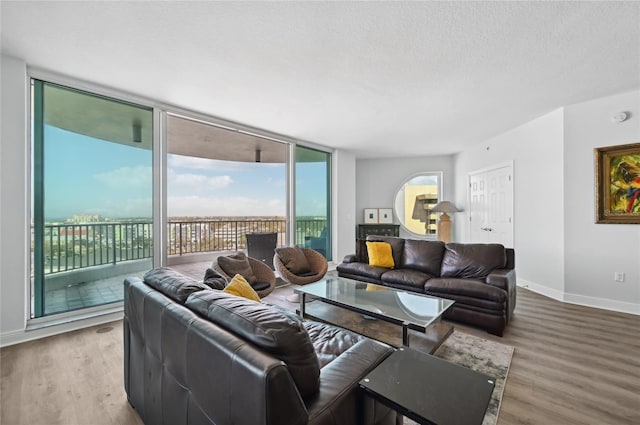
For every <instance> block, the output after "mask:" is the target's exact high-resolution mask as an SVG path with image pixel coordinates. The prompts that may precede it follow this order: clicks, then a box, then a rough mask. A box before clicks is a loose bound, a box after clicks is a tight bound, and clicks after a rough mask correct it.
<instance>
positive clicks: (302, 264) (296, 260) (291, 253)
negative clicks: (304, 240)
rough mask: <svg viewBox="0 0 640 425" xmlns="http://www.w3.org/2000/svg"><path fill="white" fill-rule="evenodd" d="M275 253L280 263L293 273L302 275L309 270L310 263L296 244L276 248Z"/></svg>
mask: <svg viewBox="0 0 640 425" xmlns="http://www.w3.org/2000/svg"><path fill="white" fill-rule="evenodd" d="M276 254H277V255H278V258H280V261H281V262H282V264H283V265H284V266H285V267H286V268H287V270H289V271H290V272H291V273H293V274H295V275H304V274H306V273H310V272H311V265H309V260H307V256H306V255H304V252H303V251H302V250H301V249H300V248H298V247H297V246H286V247H282V248H276Z"/></svg>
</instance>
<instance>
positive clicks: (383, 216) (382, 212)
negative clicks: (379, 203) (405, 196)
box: [378, 208, 393, 224]
mask: <svg viewBox="0 0 640 425" xmlns="http://www.w3.org/2000/svg"><path fill="white" fill-rule="evenodd" d="M378 222H379V223H380V224H391V223H393V209H392V208H378Z"/></svg>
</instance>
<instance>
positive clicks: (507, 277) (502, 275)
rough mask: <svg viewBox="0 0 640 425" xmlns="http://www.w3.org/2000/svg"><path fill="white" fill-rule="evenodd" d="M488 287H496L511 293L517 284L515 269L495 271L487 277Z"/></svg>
mask: <svg viewBox="0 0 640 425" xmlns="http://www.w3.org/2000/svg"><path fill="white" fill-rule="evenodd" d="M486 282H487V285H491V286H495V287H498V288H500V289H504V290H505V291H507V292H510V289H509V288H512V287H513V286H514V285H515V282H516V271H515V270H514V269H495V270H492V271H491V273H489V275H488V276H487V279H486Z"/></svg>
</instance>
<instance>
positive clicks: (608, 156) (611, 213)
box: [594, 143, 640, 224]
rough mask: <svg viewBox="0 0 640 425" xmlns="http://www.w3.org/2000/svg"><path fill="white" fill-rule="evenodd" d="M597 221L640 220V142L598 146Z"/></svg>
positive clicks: (596, 152) (623, 222)
mask: <svg viewBox="0 0 640 425" xmlns="http://www.w3.org/2000/svg"><path fill="white" fill-rule="evenodd" d="M594 154H595V161H596V176H595V177H596V223H612V224H639V223H640V143H632V144H629V145H620V146H609V147H605V148H596V149H595V152H594Z"/></svg>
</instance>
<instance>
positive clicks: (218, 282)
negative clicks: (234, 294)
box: [202, 269, 227, 290]
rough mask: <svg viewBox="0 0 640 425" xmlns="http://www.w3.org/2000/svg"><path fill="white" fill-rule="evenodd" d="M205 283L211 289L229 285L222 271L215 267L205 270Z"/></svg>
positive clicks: (220, 288)
mask: <svg viewBox="0 0 640 425" xmlns="http://www.w3.org/2000/svg"><path fill="white" fill-rule="evenodd" d="M202 283H204V284H205V285H207V286H208V287H210V288H211V289H219V290H222V289H224V287H225V286H227V279H225V278H224V277H222V275H221V274H220V273H218V272H217V271H215V270H213V269H207V270H206V271H205V272H204V280H203V281H202Z"/></svg>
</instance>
